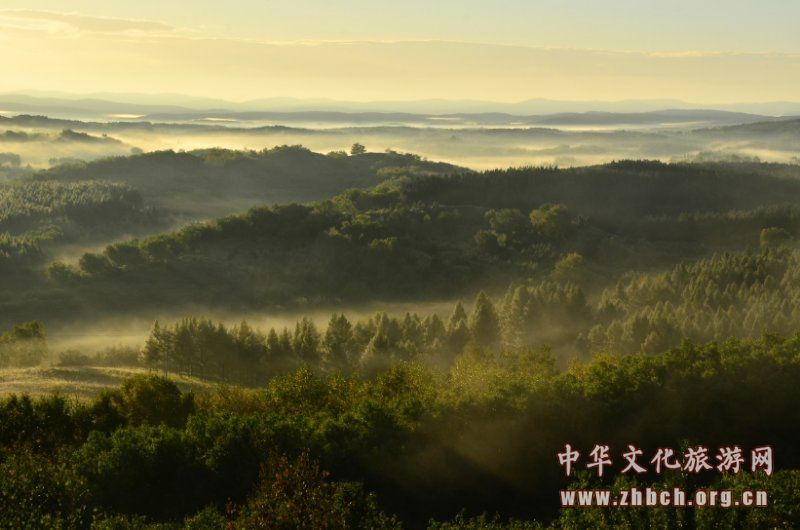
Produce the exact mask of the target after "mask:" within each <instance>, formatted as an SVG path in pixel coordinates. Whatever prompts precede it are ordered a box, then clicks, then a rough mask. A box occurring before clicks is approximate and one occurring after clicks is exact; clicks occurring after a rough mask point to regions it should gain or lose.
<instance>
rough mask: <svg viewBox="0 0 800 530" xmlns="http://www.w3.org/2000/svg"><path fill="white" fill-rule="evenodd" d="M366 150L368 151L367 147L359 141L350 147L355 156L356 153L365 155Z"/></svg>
mask: <svg viewBox="0 0 800 530" xmlns="http://www.w3.org/2000/svg"><path fill="white" fill-rule="evenodd" d="M366 152H367V148H366V147H364V146H363V145H361V144H360V143H358V142H356V143H354V144H353V146H352V147H350V154H351V155H353V156H355V155H363V154H364V153H366Z"/></svg>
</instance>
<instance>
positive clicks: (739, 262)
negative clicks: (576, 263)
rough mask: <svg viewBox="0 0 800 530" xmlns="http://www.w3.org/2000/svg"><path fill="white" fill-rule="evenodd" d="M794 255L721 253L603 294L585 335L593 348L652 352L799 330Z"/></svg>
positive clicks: (799, 264)
mask: <svg viewBox="0 0 800 530" xmlns="http://www.w3.org/2000/svg"><path fill="white" fill-rule="evenodd" d="M799 279H800V252H798V251H796V250H787V249H780V248H777V249H767V250H765V251H762V252H745V253H740V254H720V255H716V256H714V257H711V258H709V259H706V260H701V261H699V262H697V263H693V264H679V265H677V266H676V267H675V268H674V269H672V270H671V271H669V272H666V273H663V274H654V275H643V274H630V275H627V276H626V277H624V278H622V279H621V280H620V281H619V282H618V283H617V285H616V286H615V287H614V288H612V289H609V290H607V291H606V292H605V293H604V295H603V299H602V300H601V301H600V303H599V306H598V309H597V323H596V324H595V325H594V326H593V327H592V329H591V330H590V331H589V333H588V335H587V336H586V337H585V339H586V341H587V346H588V348H589V349H590V350H592V351H622V352H636V351H646V352H656V351H660V350H663V349H664V348H666V347H670V346H674V345H675V343H676V341H677V340H679V338H680V337H687V338H690V339H692V340H694V341H697V342H705V341H711V340H723V339H725V338H726V337H731V336H733V337H740V338H755V337H758V336H760V335H761V334H763V333H778V334H784V333H788V332H789V330H792V329H797V326H798V325H800V290H799V289H798V285H800V284H799V282H798V280H799Z"/></svg>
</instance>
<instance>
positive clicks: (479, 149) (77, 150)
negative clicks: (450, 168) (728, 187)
mask: <svg viewBox="0 0 800 530" xmlns="http://www.w3.org/2000/svg"><path fill="white" fill-rule="evenodd" d="M71 125H73V124H71ZM133 125H135V126H133ZM295 125H296V124H292V127H280V126H278V127H266V128H237V127H227V126H222V125H197V124H192V125H176V124H171V125H166V124H165V125H153V126H142V125H141V124H130V123H128V124H98V123H93V124H89V123H87V124H84V125H81V126H75V127H73V128H74V130H76V131H81V132H85V133H87V134H88V135H89V137H88V138H85V137H84V138H71V137H69V136H68V137H64V136H63V133H61V134H59V132H58V131H54V130H53V129H50V130H48V129H42V128H24V127H13V125H6V127H10V128H9V129H8V130H12V131H13V132H25V133H27V134H28V135H29V138H28V139H27V140H26V141H18V140H17V138H16V137H15V135H14V134H11V135H9V134H5V136H4V133H5V131H2V130H0V153H13V154H16V155H19V157H20V162H21V166H22V167H25V166H31V167H32V168H35V169H38V168H45V167H49V166H52V165H56V164H59V163H64V162H69V161H70V160H73V159H81V160H93V159H96V158H101V157H107V156H121V155H128V154H131V153H135V152H139V150H143V151H154V150H164V149H173V150H176V151H178V150H192V149H198V148H208V147H223V148H229V149H255V150H260V149H263V148H265V147H274V146H276V145H297V144H300V145H304V146H306V147H308V148H310V149H312V150H314V151H319V152H329V151H336V150H347V149H349V147H350V145H352V144H353V143H355V142H359V143H361V144H364V145H366V146H367V148H368V150H370V151H384V150H387V149H393V150H397V151H403V152H413V153H416V154H419V155H421V156H423V157H427V158H428V159H431V160H439V161H445V162H450V163H454V164H457V165H460V166H465V167H470V168H474V169H489V168H496V167H508V166H525V165H558V166H561V167H568V166H580V165H591V164H599V163H603V162H608V161H610V160H619V159H629V158H635V159H642V158H646V159H659V160H664V161H683V160H693V159H695V158H696V157H698V156H701V157H704V158H705V159H709V158H712V159H723V160H724V159H731V158H735V157H740V158H754V157H758V158H759V159H761V160H762V161H770V162H782V163H797V162H798V157H800V144H799V143H798V141H797V135H796V133H795V134H789V135H786V136H771V137H770V138H769V141H768V142H765V141H764V140H763V138H760V136H759V135H757V134H745V135H742V134H737V135H735V136H732V135H729V134H727V133H725V130H724V129H722V130H714V129H712V130H707V129H706V130H695V129H692V128H691V127H688V126H685V124H684V125H681V126H677V125H674V124H661V125H657V126H652V127H649V128H643V127H641V126H630V127H621V128H617V129H609V128H608V127H606V126H603V127H594V128H592V129H589V128H587V127H580V128H573V129H572V130H568V129H569V128H567V127H563V128H559V129H554V128H515V127H508V126H504V127H502V128H491V127H476V128H463V127H461V128H446V127H420V126H415V127H409V126H397V125H388V124H387V125H375V124H370V125H369V126H358V127H341V126H340V127H328V128H299V127H296V126H295ZM103 134H105V135H107V136H106V137H103V136H102V135H103ZM767 144H768V145H769V147H767V146H766V145H767ZM3 167H4V166H3V164H2V163H0V171H2V168H3ZM6 169H7V170H8V168H6Z"/></svg>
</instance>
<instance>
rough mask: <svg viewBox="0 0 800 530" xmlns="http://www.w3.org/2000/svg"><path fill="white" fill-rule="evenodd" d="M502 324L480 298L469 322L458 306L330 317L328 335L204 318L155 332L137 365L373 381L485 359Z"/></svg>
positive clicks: (199, 372) (218, 374)
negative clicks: (310, 372)
mask: <svg viewBox="0 0 800 530" xmlns="http://www.w3.org/2000/svg"><path fill="white" fill-rule="evenodd" d="M500 341H501V322H500V319H499V316H498V313H497V310H496V309H495V307H494V304H493V303H492V301H491V300H490V299H489V297H488V296H486V294H484V293H480V294H479V295H478V297H477V298H476V300H475V304H474V307H473V309H472V312H471V314H470V315H468V314H467V312H466V311H465V310H464V307H463V305H462V304H461V303H458V304H456V306H455V308H454V309H453V312H452V314H451V315H450V317H449V318H448V319H447V320H446V321H443V320H442V319H441V318H440V317H439V316H438V315H437V314H431V315H428V316H425V317H424V318H420V317H419V316H418V315H417V314H415V313H414V314H412V313H406V315H405V317H403V318H401V319H398V318H396V317H392V316H389V315H387V314H386V313H383V312H381V313H378V314H377V315H375V316H374V317H371V318H369V319H366V320H360V321H357V322H355V323H351V322H350V320H348V318H347V317H346V316H345V315H344V314H334V315H332V316H331V318H330V321H329V322H328V325H327V327H326V328H324V330H323V329H319V328H318V327H317V325H316V324H315V323H314V321H313V320H311V319H310V318H307V317H305V318H303V319H302V320H300V321H298V322H297V323H296V325H295V326H294V328H292V329H290V328H287V327H284V328H282V329H277V330H276V329H275V328H271V329H270V330H269V332H268V333H262V332H260V331H257V330H254V329H253V328H252V327H251V326H250V325H248V324H247V323H246V322H242V323H241V324H239V325H238V326H233V327H226V326H225V325H224V324H221V323H214V322H212V321H211V320H208V319H203V318H185V319H183V320H180V321H178V322H176V323H175V324H174V325H172V326H170V325H161V324H159V323H158V322H156V323H155V325H154V326H153V329H152V331H151V332H150V336H149V337H148V339H147V341H146V343H145V345H144V347H143V348H142V356H141V358H142V362H143V363H144V364H145V365H147V366H150V367H152V368H158V369H162V370H164V371H167V372H178V373H183V374H187V375H193V376H199V377H205V378H219V379H223V380H231V381H238V382H241V383H247V384H251V385H258V384H262V383H263V381H265V380H266V379H268V378H269V377H271V376H274V375H276V374H281V373H286V372H289V371H291V370H294V369H296V368H298V367H299V366H301V365H304V364H305V365H308V366H311V367H313V368H314V369H318V370H322V371H324V372H340V373H360V374H362V375H374V374H376V373H379V372H382V371H385V370H387V369H389V367H391V366H392V365H394V364H396V363H399V362H411V361H420V362H425V363H428V364H432V365H439V366H449V365H450V364H451V363H452V362H453V360H454V359H455V357H456V356H458V355H460V354H462V353H463V352H465V351H470V352H473V353H474V354H476V355H482V352H486V351H489V350H490V349H493V348H498V347H499V346H500Z"/></svg>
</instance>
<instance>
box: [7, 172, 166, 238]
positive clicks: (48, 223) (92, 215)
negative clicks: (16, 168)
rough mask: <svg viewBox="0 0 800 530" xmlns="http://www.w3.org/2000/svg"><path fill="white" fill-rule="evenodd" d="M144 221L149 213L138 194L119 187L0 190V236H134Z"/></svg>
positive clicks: (47, 185) (31, 185) (43, 185)
mask: <svg viewBox="0 0 800 530" xmlns="http://www.w3.org/2000/svg"><path fill="white" fill-rule="evenodd" d="M148 216H149V217H152V216H153V212H152V210H150V209H148V208H147V207H146V206H145V205H144V203H143V201H142V197H141V195H140V194H139V193H138V192H137V191H136V190H134V189H133V188H131V187H130V186H127V185H124V184H115V183H107V182H98V181H89V182H76V183H67V184H65V183H60V182H54V181H45V182H18V183H13V184H8V185H4V186H0V232H7V233H9V234H15V235H25V234H28V233H33V234H42V233H43V232H46V231H47V229H48V228H49V229H51V230H60V231H62V232H70V231H72V232H73V233H72V234H71V235H72V236H73V237H74V238H78V239H89V237H88V236H90V235H91V233H92V232H97V231H101V230H109V229H112V230H117V231H119V230H124V229H127V230H131V231H135V229H136V227H137V226H138V225H141V224H142V223H145V222H147V221H148ZM67 224H70V225H73V226H74V228H71V227H69V226H66V225H67ZM76 231H78V232H79V233H77V234H76V233H74V232H76Z"/></svg>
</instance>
